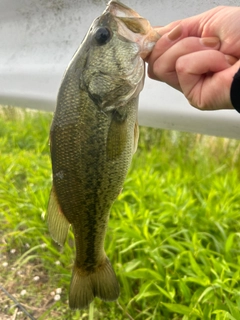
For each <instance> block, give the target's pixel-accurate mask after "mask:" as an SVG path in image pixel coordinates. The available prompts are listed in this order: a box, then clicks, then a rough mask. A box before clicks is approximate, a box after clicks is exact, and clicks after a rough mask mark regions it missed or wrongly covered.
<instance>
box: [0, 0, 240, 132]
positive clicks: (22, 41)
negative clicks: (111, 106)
mask: <svg viewBox="0 0 240 320" xmlns="http://www.w3.org/2000/svg"><path fill="white" fill-rule="evenodd" d="M106 2H107V1H103V0H102V1H101V0H91V1H89V0H49V1H46V0H10V1H9V0H1V1H0V41H1V46H0V103H1V104H10V105H15V106H21V107H28V108H36V109H41V110H49V111H53V110H54V107H55V101H56V96H57V91H58V88H59V85H60V82H61V78H62V74H63V72H64V70H65V68H66V66H67V64H68V62H69V61H70V59H71V57H72V55H73V54H74V52H75V51H76V49H77V47H78V46H79V44H80V43H81V41H82V39H83V37H84V35H85V33H86V32H87V30H88V28H89V26H90V24H91V23H92V21H93V19H94V18H95V17H97V16H99V15H100V14H101V12H102V11H103V10H104V9H105V5H106ZM124 3H125V4H126V5H129V6H130V7H132V8H133V9H135V10H136V11H138V12H139V14H141V15H142V16H144V17H146V18H147V19H149V21H150V22H151V24H152V25H165V24H167V23H169V22H171V21H173V20H176V19H181V18H185V17H187V16H190V15H194V14H198V13H201V12H203V11H205V10H208V9H210V8H212V7H214V6H217V5H236V6H237V5H238V6H239V0H228V1H221V0H211V1H209V0H202V1H201V0H182V1H181V0H154V1H153V0H151V1H150V0H149V1H146V0H141V1H137V0H129V1H127V0H126V1H124ZM139 123H140V124H141V125H147V126H153V127H159V128H167V129H174V130H182V131H190V132H200V133H205V134H211V135H218V136H225V137H230V138H240V130H239V123H240V115H239V114H237V112H236V111H234V110H231V111H225V110H224V111H215V112H207V111H205V112H202V111H199V110H195V109H194V108H192V107H190V106H189V105H188V102H187V101H186V99H185V98H184V96H183V95H182V94H181V93H179V92H177V91H175V90H174V89H172V88H170V87H168V86H166V85H165V84H162V83H159V82H156V81H152V80H149V79H147V80H146V84H145V87H144V90H143V92H142V93H141V97H140V110H139Z"/></svg>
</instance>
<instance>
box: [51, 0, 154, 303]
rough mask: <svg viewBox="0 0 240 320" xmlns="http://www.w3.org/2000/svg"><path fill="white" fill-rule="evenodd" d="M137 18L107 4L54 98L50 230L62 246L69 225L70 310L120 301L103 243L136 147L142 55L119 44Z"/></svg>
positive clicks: (137, 49) (131, 43)
mask: <svg viewBox="0 0 240 320" xmlns="http://www.w3.org/2000/svg"><path fill="white" fill-rule="evenodd" d="M122 12H124V17H123V18H122V17H121V15H122ZM126 13H128V14H129V15H130V18H128V17H127V18H126V17H125V16H126ZM133 13H134V15H135V16H134V17H133ZM117 15H120V17H117ZM129 19H130V20H129ZM131 19H133V20H134V23H133V22H131ZM139 19H140V20H141V19H143V18H141V17H140V16H139V15H138V14H136V13H135V12H134V11H133V10H131V9H129V8H127V7H126V6H124V5H122V4H121V3H119V2H118V1H111V2H110V3H109V5H108V7H107V9H106V10H105V11H104V13H103V14H102V15H101V16H100V17H99V18H97V19H96V20H95V21H94V22H93V24H92V26H91V27H90V29H89V31H88V33H87V35H86V37H85V39H84V41H83V42H82V44H81V46H80V47H79V49H78V51H77V52H76V54H75V55H74V57H73V58H72V60H71V62H70V64H69V66H68V68H67V70H66V72H65V75H64V77H63V80H62V84H61V86H60V89H59V93H58V98H57V106H56V111H55V114H54V118H53V122H52V126H51V130H50V146H51V160H52V174H53V187H52V191H51V194H50V199H49V204H48V226H49V231H50V233H51V236H52V238H53V239H54V240H55V241H56V242H58V243H59V244H60V245H63V244H64V242H65V240H66V237H67V233H68V230H69V226H70V225H71V226H72V230H73V233H74V237H75V246H76V258H75V262H74V267H73V274H72V280H71V285H70V293H69V306H70V308H72V309H83V308H86V307H88V306H89V304H90V302H91V301H92V300H93V299H94V297H95V296H97V297H99V298H101V299H102V300H104V301H113V300H116V299H117V298H118V296H119V284H118V281H117V278H116V275H115V272H114V270H113V268H112V266H111V264H110V261H109V259H108V258H107V256H106V253H105V251H104V239H105V234H106V230H107V225H108V219H109V212H110V208H111V206H112V204H113V202H114V200H115V199H116V198H117V196H118V195H119V193H120V192H121V189H122V186H123V183H124V179H125V177H126V175H127V172H128V169H129V166H130V164H131V160H132V155H133V153H134V152H135V150H136V148H137V141H138V125H137V109H138V96H139V93H140V91H141V90H142V87H143V83H144V62H143V60H142V58H141V52H143V51H144V50H143V49H142V47H141V45H139V43H137V42H134V41H133V40H132V39H129V36H126V37H124V35H123V33H124V34H125V32H126V31H122V29H123V28H125V29H126V30H127V32H130V33H133V36H135V35H136V34H137V35H139V33H138V32H136V29H137V31H139V30H141V31H142V21H140V22H138V21H139ZM124 20H125V21H124ZM138 23H139V26H138ZM131 25H132V27H131ZM120 28H121V31H119V29H120ZM131 28H132V29H133V28H134V32H133V31H132V30H131ZM129 30H130V31H129ZM147 32H149V30H148V31H147ZM147 32H145V35H142V37H146V33H147ZM158 37H159V36H157V35H155V38H156V40H157V38H158ZM156 40H155V41H156ZM151 41H152V40H151ZM148 50H149V49H148Z"/></svg>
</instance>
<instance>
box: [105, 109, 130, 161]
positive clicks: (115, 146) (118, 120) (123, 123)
mask: <svg viewBox="0 0 240 320" xmlns="http://www.w3.org/2000/svg"><path fill="white" fill-rule="evenodd" d="M127 129H128V128H127V117H126V116H123V115H120V114H119V113H118V112H115V113H114V114H113V117H112V121H111V124H110V127H109V130H108V137H107V159H108V160H114V159H116V158H117V157H119V156H120V155H121V153H122V152H123V150H124V149H125V146H126V143H127Z"/></svg>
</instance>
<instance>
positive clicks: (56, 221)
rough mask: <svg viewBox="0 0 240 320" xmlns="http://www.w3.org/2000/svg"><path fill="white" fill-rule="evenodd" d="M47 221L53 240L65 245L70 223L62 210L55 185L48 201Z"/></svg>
mask: <svg viewBox="0 0 240 320" xmlns="http://www.w3.org/2000/svg"><path fill="white" fill-rule="evenodd" d="M47 223H48V230H49V232H50V234H51V237H52V238H53V240H54V241H56V242H57V243H58V244H59V245H61V246H62V245H64V243H65V241H66V239H67V235H68V230H69V226H70V223H69V222H68V220H67V219H66V217H65V216H64V214H63V213H62V211H61V208H60V206H59V204H58V200H57V197H56V194H55V190H54V186H53V187H52V190H51V193H50V197H49V202H48V209H47Z"/></svg>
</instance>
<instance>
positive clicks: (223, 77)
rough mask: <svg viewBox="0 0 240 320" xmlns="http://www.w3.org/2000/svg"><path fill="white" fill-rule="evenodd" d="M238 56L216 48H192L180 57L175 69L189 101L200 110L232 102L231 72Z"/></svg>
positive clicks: (223, 105)
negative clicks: (191, 50) (196, 50)
mask: <svg viewBox="0 0 240 320" xmlns="http://www.w3.org/2000/svg"><path fill="white" fill-rule="evenodd" d="M234 61H236V59H235V58H233V57H229V56H225V55H224V54H223V53H221V52H219V51H217V50H207V51H198V52H192V53H190V54H188V55H185V56H182V57H180V58H179V59H178V60H177V63H176V72H177V76H178V80H179V84H180V87H181V90H182V92H183V93H184V95H185V96H186V98H187V99H188V101H189V103H190V104H191V105H192V106H194V107H196V108H198V109H201V110H210V109H221V108H226V104H227V103H229V90H230V89H229V86H230V83H231V81H232V78H231V77H232V76H231V75H230V76H229V70H228V69H230V66H231V64H230V63H233V62H234Z"/></svg>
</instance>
